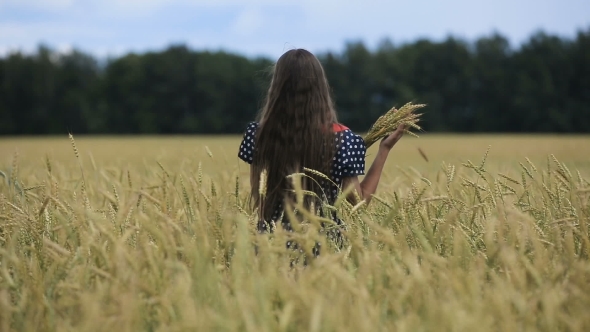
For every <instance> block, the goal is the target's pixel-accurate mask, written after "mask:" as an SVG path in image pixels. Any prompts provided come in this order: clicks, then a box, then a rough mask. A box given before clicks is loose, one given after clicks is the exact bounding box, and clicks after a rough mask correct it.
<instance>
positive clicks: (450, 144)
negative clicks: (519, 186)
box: [0, 134, 590, 176]
mask: <svg viewBox="0 0 590 332" xmlns="http://www.w3.org/2000/svg"><path fill="white" fill-rule="evenodd" d="M240 139H241V137H240V136H172V137H170V136H163V137H156V136H138V137H133V136H123V137H82V136H81V137H75V140H76V143H77V145H78V149H79V151H80V154H81V157H82V159H83V162H84V163H86V162H90V158H89V156H90V155H92V157H93V158H94V162H95V163H96V164H101V165H102V164H105V165H106V164H108V165H117V166H123V167H124V166H126V165H135V166H137V165H138V163H139V164H142V165H143V164H144V163H147V165H146V166H149V165H152V164H153V161H155V160H158V161H160V162H162V163H166V164H168V163H169V164H170V165H168V166H169V167H172V168H176V167H180V166H181V165H183V162H184V163H185V164H191V163H195V162H198V161H202V162H203V167H205V168H204V169H205V170H211V171H220V170H223V171H228V172H231V171H232V170H234V169H235V168H236V167H237V165H238V164H239V160H238V158H237V149H238V145H239V143H240ZM206 146H207V147H208V148H209V149H210V151H211V152H212V154H213V155H214V158H213V159H211V158H209V157H208V154H207V152H206V149H205V147H206ZM488 146H491V149H490V152H489V156H488V159H489V162H490V163H493V164H497V165H498V166H499V167H511V166H514V165H518V162H522V161H523V159H524V157H528V158H530V159H531V160H532V161H534V162H546V158H547V156H549V155H550V154H554V155H555V157H556V158H557V159H559V160H562V161H563V162H566V163H567V164H568V165H572V166H574V167H578V168H582V169H584V168H590V135H577V136H569V135H433V134H431V135H422V136H421V137H420V138H414V137H410V136H406V137H404V138H403V139H402V140H401V141H400V143H399V144H398V145H397V146H396V147H395V148H394V149H393V150H392V152H391V154H390V158H389V160H388V162H387V166H388V168H387V172H386V173H387V174H388V176H393V173H394V167H395V166H402V167H407V166H411V167H414V168H416V169H418V170H420V171H428V170H437V169H438V168H439V166H440V164H441V162H442V161H445V162H447V163H461V162H465V161H466V160H468V159H470V160H472V161H474V162H475V161H476V160H479V159H481V158H482V157H483V155H484V153H485V151H486V150H487V148H488ZM418 148H421V149H422V151H423V152H424V153H425V154H426V156H427V158H428V162H427V161H425V160H424V159H423V158H422V157H421V155H420V154H419V152H418ZM375 149H376V145H374V146H373V147H372V148H371V149H369V152H368V155H369V156H368V158H367V161H368V162H370V161H371V155H372V154H373V152H374V151H375ZM15 150H16V151H18V153H19V160H20V161H21V162H22V163H24V164H23V166H42V165H43V164H44V158H45V155H49V156H51V157H52V158H54V159H56V160H59V161H60V163H64V164H67V165H72V164H76V160H75V158H74V155H73V151H72V147H71V143H70V141H69V139H68V137H67V136H63V137H49V138H1V139H0V156H2V159H0V165H3V164H2V163H4V165H6V164H7V163H10V162H11V160H12V155H13V153H14V152H15ZM179 161H183V162H179ZM240 163H241V162H240ZM244 165H245V164H244ZM242 168H243V167H242Z"/></svg>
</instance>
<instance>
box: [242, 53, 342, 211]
mask: <svg viewBox="0 0 590 332" xmlns="http://www.w3.org/2000/svg"><path fill="white" fill-rule="evenodd" d="M336 122H337V117H336V112H335V110H334V103H333V101H332V97H331V91H330V87H329V84H328V80H327V78H326V75H325V73H324V69H323V68H322V65H321V63H320V61H319V60H318V59H317V58H316V57H315V56H314V55H313V54H311V53H310V52H308V51H306V50H304V49H294V50H290V51H288V52H286V53H285V54H283V55H282V56H281V57H280V58H279V60H278V61H277V63H276V64H275V66H274V71H273V76H272V80H271V83H270V87H269V89H268V93H267V95H266V99H265V102H264V106H263V108H262V109H261V112H260V114H259V115H258V123H259V127H258V130H257V132H256V141H255V146H256V150H255V154H254V158H253V162H252V168H253V169H252V171H253V180H254V181H253V183H252V192H251V195H252V198H253V203H254V204H255V206H257V207H258V208H259V209H260V210H259V211H258V213H259V217H261V218H262V220H263V221H266V222H270V220H271V218H272V215H273V212H274V211H275V209H276V208H277V206H278V204H279V203H281V202H283V201H284V200H289V199H292V198H293V196H292V194H291V193H290V190H292V189H293V188H292V183H291V180H290V179H288V178H287V176H288V175H290V174H293V173H296V172H302V171H303V168H304V167H306V168H310V169H313V170H316V171H319V172H321V173H323V174H325V175H327V176H329V175H330V167H331V165H332V158H333V156H334V153H335V145H336V144H335V143H336V142H335V141H334V139H335V136H334V131H333V129H332V124H334V123H336ZM263 170H264V171H266V174H267V177H266V194H265V196H264V197H263V198H262V199H261V197H260V195H259V191H258V190H259V180H260V174H261V172H262V171H263ZM308 175H310V176H311V177H312V178H313V179H310V178H308V177H303V178H302V187H303V189H304V190H309V191H313V192H314V193H316V195H318V197H320V198H322V197H323V195H324V193H323V190H324V189H323V188H322V187H321V186H320V185H318V183H321V181H322V179H321V178H319V177H317V176H314V175H313V174H308ZM316 181H317V182H316ZM312 200H313V198H312V197H309V196H308V197H306V200H305V204H306V205H307V206H308V207H309V205H310V204H311V201H312ZM320 204H321V202H320ZM283 206H285V205H283ZM316 206H317V205H316Z"/></svg>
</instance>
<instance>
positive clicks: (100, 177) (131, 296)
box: [0, 135, 590, 331]
mask: <svg viewBox="0 0 590 332" xmlns="http://www.w3.org/2000/svg"><path fill="white" fill-rule="evenodd" d="M239 141H240V137H237V136H228V137H163V138H159V137H143V138H136V137H99V138H85V137H74V138H73V139H69V138H68V137H50V138H18V139H16V138H15V139H13V138H2V139H1V140H0V171H1V172H2V173H0V331H588V330H590V316H589V315H587V311H586V310H587V308H588V307H589V306H590V262H589V250H590V249H589V247H590V232H589V230H588V226H589V223H590V158H589V157H588V156H590V136H515V135H513V136H493V135H479V136H478V135H473V136H461V135H421V137H420V138H413V137H408V138H406V137H404V138H403V139H402V140H401V141H400V143H398V146H396V147H395V148H394V149H393V150H392V152H391V155H390V158H389V160H388V162H387V165H386V168H385V171H384V174H383V176H382V181H381V183H380V186H379V188H378V190H377V193H376V197H375V199H373V200H372V202H371V203H370V204H369V205H368V206H365V205H363V204H360V205H357V206H350V205H349V204H348V203H347V202H346V200H344V199H339V200H338V201H337V202H336V204H335V206H334V208H335V209H337V210H338V213H339V214H340V216H341V217H342V218H343V219H344V220H345V221H346V224H347V228H346V232H345V234H346V241H345V244H344V246H343V248H342V249H340V248H338V247H336V246H334V245H333V244H332V243H330V242H328V241H327V239H326V238H325V237H324V236H322V235H321V234H319V232H318V223H319V218H318V217H316V216H314V215H313V214H307V215H306V220H305V222H303V223H301V224H298V225H295V228H296V229H297V231H296V232H295V233H293V234H287V233H285V232H282V231H281V230H278V231H277V232H276V233H274V234H273V235H264V236H262V235H256V234H255V233H254V229H255V227H254V226H253V224H254V223H255V218H254V216H253V212H252V210H251V209H250V208H249V206H248V190H249V179H248V170H249V169H248V166H247V165H246V164H245V163H243V162H241V161H239V160H238V158H237V155H236V153H237V148H238V144H239ZM418 149H420V150H418ZM375 151H376V150H375V147H372V148H371V149H369V151H368V158H367V161H368V163H370V161H371V156H372V155H373V154H374V152H375ZM420 151H421V152H422V154H421V153H420ZM367 166H368V165H367ZM288 240H295V241H297V242H298V243H300V244H301V245H302V248H303V249H304V250H303V252H300V251H290V250H287V249H286V248H285V243H286V241H288ZM316 242H319V243H321V244H322V253H321V255H320V256H319V257H317V258H312V257H311V255H310V250H311V248H312V246H313V245H314V244H315V243H316Z"/></svg>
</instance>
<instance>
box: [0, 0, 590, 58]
mask: <svg viewBox="0 0 590 332" xmlns="http://www.w3.org/2000/svg"><path fill="white" fill-rule="evenodd" d="M581 29H583V30H586V31H588V30H589V29H590V0H560V1H557V0H444V1H443V0H411V1H397V0H390V1H386V0H362V1H352V0H192V1H191V0H0V56H5V55H6V54H8V53H10V52H12V51H15V50H20V51H23V52H33V51H35V50H36V49H37V47H38V45H39V44H41V43H43V44H45V45H47V46H49V47H51V48H53V49H56V50H59V51H61V52H69V51H71V50H72V49H74V48H75V49H78V50H81V51H83V52H86V53H90V54H93V55H95V56H99V57H108V56H120V55H122V54H125V53H127V52H131V51H133V52H145V51H158V50H162V49H165V48H166V47H168V46H170V45H172V44H185V45H187V46H189V47H190V48H192V49H197V50H202V49H207V50H225V51H229V52H234V53H238V54H242V55H246V56H250V57H254V56H266V57H271V58H276V57H278V56H280V55H281V54H282V53H283V52H285V51H287V50H289V49H292V48H295V47H301V48H306V49H309V50H310V51H312V52H324V51H328V50H330V51H335V52H339V51H341V50H342V49H343V48H344V46H345V43H346V42H349V41H362V42H364V43H365V44H366V45H367V46H368V47H370V48H374V47H376V46H377V45H378V44H379V43H380V42H381V41H382V40H383V39H384V38H388V39H389V40H391V41H392V42H393V43H394V44H402V43H407V42H412V41H415V40H417V39H419V38H427V39H430V40H442V39H444V38H446V37H447V36H449V35H452V36H455V37H458V38H462V39H464V40H467V41H473V40H475V39H476V38H478V37H482V36H489V35H491V34H492V33H494V32H498V33H500V34H502V35H504V36H505V37H507V38H508V39H509V40H510V42H511V44H512V46H514V47H517V46H518V45H519V44H520V43H522V42H524V41H526V40H527V39H528V38H529V37H530V36H531V35H532V34H533V33H534V32H536V31H539V30H543V31H545V32H547V33H550V34H556V35H559V36H561V37H568V38H573V37H575V35H576V33H577V32H578V31H579V30H581Z"/></svg>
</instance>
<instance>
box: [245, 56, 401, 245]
mask: <svg viewBox="0 0 590 332" xmlns="http://www.w3.org/2000/svg"><path fill="white" fill-rule="evenodd" d="M404 129H405V128H403V127H402V126H400V127H399V128H397V130H396V131H395V132H394V133H392V134H391V135H389V136H388V137H386V138H384V139H383V140H382V141H381V143H380V144H379V151H378V153H377V156H376V158H375V160H374V161H373V164H372V165H371V167H370V168H369V171H368V172H367V174H366V176H365V177H364V179H363V180H362V181H359V180H358V176H359V175H364V174H365V152H366V146H365V142H364V141H363V139H362V137H360V136H359V135H357V134H355V133H353V132H352V131H351V130H350V129H348V128H347V127H345V126H343V125H341V124H339V123H338V121H337V117H336V111H335V109H334V104H333V101H332V98H331V96H330V87H329V85H328V81H327V79H326V76H325V73H324V70H323V68H322V65H321V64H320V62H319V61H318V59H317V58H316V57H315V56H314V55H313V54H311V53H310V52H308V51H306V50H303V49H294V50H290V51H288V52H286V53H285V54H283V55H282V56H281V57H280V58H279V60H278V62H277V63H276V65H275V67H274V72H273V76H272V81H271V83H270V88H269V90H268V93H267V95H266V99H265V103H264V106H263V108H262V110H261V112H260V114H259V116H258V119H257V122H252V123H250V124H249V125H248V127H247V128H246V131H245V134H244V137H243V140H242V143H241V144H240V149H239V153H238V156H239V157H240V159H242V160H244V161H245V162H247V163H248V164H250V165H251V167H250V184H251V198H252V201H253V203H254V204H255V206H257V207H258V208H259V209H258V213H259V222H258V231H259V232H265V231H268V230H269V225H270V224H273V223H280V224H281V225H282V226H283V227H284V228H285V229H287V230H291V226H290V223H289V220H288V218H286V215H284V210H283V209H284V207H286V205H287V202H288V201H291V202H293V201H294V200H295V198H294V193H293V192H292V190H293V189H294V188H293V186H292V182H291V179H289V178H288V177H287V176H288V175H290V174H293V173H301V172H304V168H307V169H312V170H316V171H319V172H321V173H322V174H325V175H328V176H329V177H330V179H331V181H327V180H326V179H325V178H323V177H321V176H318V175H317V174H314V173H313V172H306V173H307V174H306V175H307V176H305V177H302V179H301V180H302V187H303V189H304V190H307V191H312V192H314V193H315V195H316V196H317V197H315V196H314V195H305V201H304V204H305V206H306V207H307V208H309V207H311V206H314V207H318V208H319V207H321V204H322V203H323V202H328V203H329V204H331V205H332V204H333V203H334V201H335V200H336V195H337V193H338V189H339V188H338V187H340V188H347V187H349V186H353V187H354V189H356V192H357V194H358V197H360V198H361V199H364V200H365V201H366V203H369V201H370V200H371V197H372V195H373V194H374V193H375V190H376V189H377V184H378V183H379V178H380V177H381V172H382V170H383V165H384V164H385V160H386V159H387V155H388V154H389V151H390V150H391V148H393V146H394V145H395V144H396V143H397V142H398V141H399V139H400V138H401V137H402V135H403V133H404ZM263 171H264V173H265V174H266V193H265V195H264V196H263V197H261V196H260V195H259V184H260V177H261V173H263ZM354 197H356V196H355V195H349V196H348V199H349V200H351V201H352V202H353V203H355V202H354V199H355V198H354ZM318 213H319V214H320V215H322V216H324V215H323V213H324V212H323V209H321V208H319V209H318ZM324 217H328V218H332V219H333V220H334V221H335V222H336V224H338V225H342V221H341V220H339V219H338V218H336V216H335V215H331V216H324ZM335 233H336V234H331V236H330V237H334V235H335V236H337V237H339V235H340V231H339V230H336V231H335ZM329 235H330V234H329ZM287 246H288V247H289V246H290V243H287Z"/></svg>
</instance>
